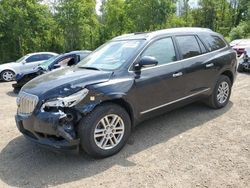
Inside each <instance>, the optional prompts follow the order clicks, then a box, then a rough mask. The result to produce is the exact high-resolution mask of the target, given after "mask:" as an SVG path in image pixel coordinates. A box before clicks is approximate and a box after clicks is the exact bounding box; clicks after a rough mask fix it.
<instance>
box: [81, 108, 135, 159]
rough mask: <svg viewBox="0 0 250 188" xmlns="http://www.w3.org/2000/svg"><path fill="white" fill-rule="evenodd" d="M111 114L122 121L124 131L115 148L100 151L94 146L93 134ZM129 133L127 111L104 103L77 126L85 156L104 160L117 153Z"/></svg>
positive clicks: (129, 123)
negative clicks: (102, 120) (101, 121)
mask: <svg viewBox="0 0 250 188" xmlns="http://www.w3.org/2000/svg"><path fill="white" fill-rule="evenodd" d="M111 114H115V115H118V116H119V117H120V118H121V119H122V121H123V122H124V129H125V130H124V133H123V136H122V137H121V140H120V142H119V143H118V144H117V145H116V146H114V147H113V148H111V149H102V148H100V147H99V146H98V145H97V144H96V141H95V138H94V132H95V129H96V126H98V124H99V122H100V120H101V119H102V118H103V117H105V116H107V115H111ZM130 133H131V120H130V117H129V115H128V113H127V111H126V110H125V109H123V108H122V107H120V106H119V105H116V104H113V103H106V104H105V103H104V104H101V105H100V106H98V107H96V108H95V109H94V110H93V111H92V112H91V113H90V114H88V115H87V116H85V117H84V118H83V119H82V120H81V122H80V123H79V125H78V135H79V138H80V144H81V147H82V149H83V150H84V151H85V152H86V153H87V154H89V155H90V156H92V157H94V158H105V157H109V156H111V155H114V154H116V153H118V152H119V151H120V150H121V149H122V148H123V147H124V145H125V144H126V143H127V140H128V138H129V135H130ZM105 138H106V137H105ZM103 139H104V138H103Z"/></svg>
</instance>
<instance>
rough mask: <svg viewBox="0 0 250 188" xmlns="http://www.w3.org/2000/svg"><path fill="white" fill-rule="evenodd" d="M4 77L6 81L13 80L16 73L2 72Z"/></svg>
mask: <svg viewBox="0 0 250 188" xmlns="http://www.w3.org/2000/svg"><path fill="white" fill-rule="evenodd" d="M2 78H3V80H4V81H6V82H9V81H12V80H13V78H14V73H13V72H11V71H4V72H3V74H2Z"/></svg>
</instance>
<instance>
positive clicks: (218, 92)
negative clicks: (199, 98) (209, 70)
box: [208, 75, 232, 109]
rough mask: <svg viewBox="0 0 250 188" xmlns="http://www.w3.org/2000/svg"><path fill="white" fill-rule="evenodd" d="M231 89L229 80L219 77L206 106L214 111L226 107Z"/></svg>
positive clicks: (223, 76) (225, 77) (222, 76)
mask: <svg viewBox="0 0 250 188" xmlns="http://www.w3.org/2000/svg"><path fill="white" fill-rule="evenodd" d="M231 88H232V83H231V80H230V79H229V78H228V77H227V76H225V75H221V76H220V77H219V79H218V80H217V83H216V85H215V88H214V90H213V93H212V95H210V96H209V98H208V105H209V106H210V107H212V108H215V109H219V108H223V107H224V106H226V105H227V103H228V101H229V98H230V95H231Z"/></svg>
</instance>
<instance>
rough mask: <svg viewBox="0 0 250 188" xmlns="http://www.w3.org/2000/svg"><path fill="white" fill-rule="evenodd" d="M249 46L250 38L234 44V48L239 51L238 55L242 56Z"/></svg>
mask: <svg viewBox="0 0 250 188" xmlns="http://www.w3.org/2000/svg"><path fill="white" fill-rule="evenodd" d="M247 46H250V39H242V40H241V41H240V42H239V43H238V44H236V45H234V46H233V49H234V50H235V51H236V52H237V55H238V57H240V56H241V55H242V54H243V52H244V51H245V48H246V47H247Z"/></svg>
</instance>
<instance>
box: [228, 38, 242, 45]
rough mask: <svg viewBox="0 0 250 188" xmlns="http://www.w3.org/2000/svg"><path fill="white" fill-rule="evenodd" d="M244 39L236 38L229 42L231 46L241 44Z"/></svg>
mask: <svg viewBox="0 0 250 188" xmlns="http://www.w3.org/2000/svg"><path fill="white" fill-rule="evenodd" d="M242 40H244V39H236V40H233V41H231V42H230V43H229V44H230V46H231V47H234V46H235V45H237V44H239V43H240V42H241V41H242Z"/></svg>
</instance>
